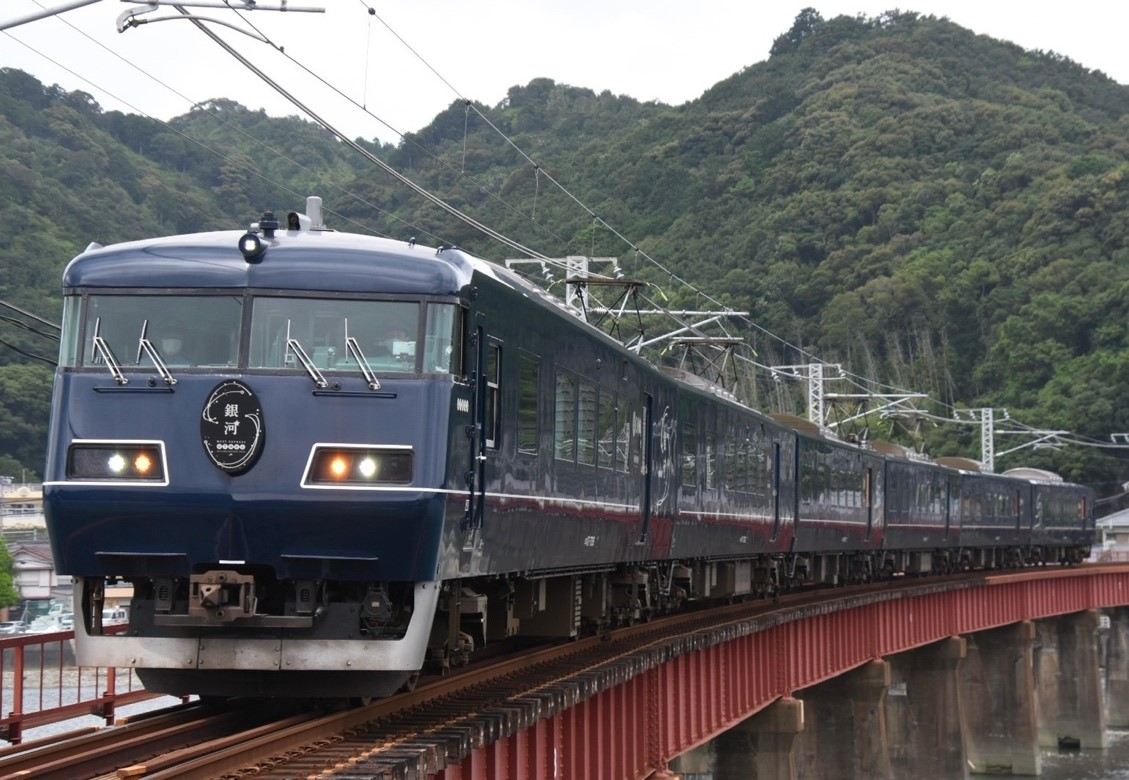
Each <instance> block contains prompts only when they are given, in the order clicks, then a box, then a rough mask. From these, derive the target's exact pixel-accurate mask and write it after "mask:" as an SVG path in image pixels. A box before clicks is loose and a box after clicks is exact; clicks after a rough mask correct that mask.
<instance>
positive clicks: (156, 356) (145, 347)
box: [137, 320, 176, 385]
mask: <svg viewBox="0 0 1129 780" xmlns="http://www.w3.org/2000/svg"><path fill="white" fill-rule="evenodd" d="M142 353H145V354H146V355H148V356H149V359H150V360H152V361H153V365H154V366H156V367H157V373H159V374H160V375H161V379H163V380H165V384H166V385H175V384H176V377H174V376H173V375H172V372H171V371H169V369H168V366H166V365H165V361H163V360H161V355H160V353H158V352H157V348H156V347H154V346H153V342H151V341H149V320H145V321H144V322H142V323H141V338H139V339H138V340H137V365H141V354H142Z"/></svg>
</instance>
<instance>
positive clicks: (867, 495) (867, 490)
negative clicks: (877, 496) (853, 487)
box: [862, 465, 874, 542]
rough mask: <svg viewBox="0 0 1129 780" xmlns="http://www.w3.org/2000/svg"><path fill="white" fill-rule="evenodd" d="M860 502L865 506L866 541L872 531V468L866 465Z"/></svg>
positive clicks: (868, 539)
mask: <svg viewBox="0 0 1129 780" xmlns="http://www.w3.org/2000/svg"><path fill="white" fill-rule="evenodd" d="M862 503H863V506H864V507H865V508H866V539H865V540H866V541H868V542H869V541H870V536H871V534H872V533H874V468H873V467H871V466H870V465H867V466H866V469H865V470H864V471H863V475H862Z"/></svg>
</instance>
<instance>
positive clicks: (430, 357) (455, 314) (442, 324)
mask: <svg viewBox="0 0 1129 780" xmlns="http://www.w3.org/2000/svg"><path fill="white" fill-rule="evenodd" d="M465 321H466V314H465V310H464V309H463V308H462V307H461V306H456V305H454V304H449V303H429V304H428V305H427V327H426V329H425V330H424V336H423V370H424V372H425V373H439V374H453V375H455V376H465V374H466V368H465V366H464V363H463V328H464V322H465Z"/></svg>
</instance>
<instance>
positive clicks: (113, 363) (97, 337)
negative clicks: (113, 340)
mask: <svg viewBox="0 0 1129 780" xmlns="http://www.w3.org/2000/svg"><path fill="white" fill-rule="evenodd" d="M91 344H92V346H93V348H94V354H95V355H97V356H99V357H101V358H102V362H103V363H105V364H106V368H108V369H110V375H111V376H113V378H114V381H115V382H117V383H118V384H119V385H127V384H129V380H128V379H126V378H125V374H123V373H122V370H121V367H120V366H119V365H118V361H117V359H116V358H115V357H114V353H113V351H112V350H111V349H110V345H109V344H107V343H106V340H105V339H104V338H102V318H101V317H99V318H98V319H96V320H94V336H93V338H92V339H91Z"/></svg>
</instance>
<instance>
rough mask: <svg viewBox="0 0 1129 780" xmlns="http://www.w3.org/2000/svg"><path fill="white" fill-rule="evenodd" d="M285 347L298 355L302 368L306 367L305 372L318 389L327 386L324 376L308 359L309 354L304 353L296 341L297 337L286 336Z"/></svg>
mask: <svg viewBox="0 0 1129 780" xmlns="http://www.w3.org/2000/svg"><path fill="white" fill-rule="evenodd" d="M286 349H287V350H293V351H294V354H295V355H297V356H298V362H300V363H301V364H302V368H304V369H306V373H307V374H309V375H310V379H312V380H314V384H315V385H317V388H318V389H319V390H320V389H322V388H324V387H328V386H329V382H326V381H325V377H324V376H322V373H321V372H320V371H318V367H317V366H315V365H314V361H312V360H310V356H309V355H307V354H306V350H304V349H302V345H301V344H299V343H298V339H294V338H290V337H289V336H287V337H286Z"/></svg>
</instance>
